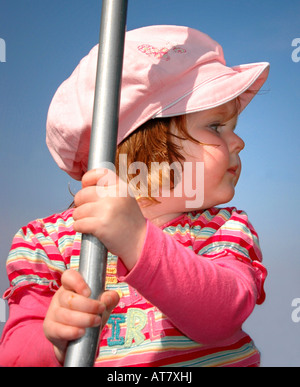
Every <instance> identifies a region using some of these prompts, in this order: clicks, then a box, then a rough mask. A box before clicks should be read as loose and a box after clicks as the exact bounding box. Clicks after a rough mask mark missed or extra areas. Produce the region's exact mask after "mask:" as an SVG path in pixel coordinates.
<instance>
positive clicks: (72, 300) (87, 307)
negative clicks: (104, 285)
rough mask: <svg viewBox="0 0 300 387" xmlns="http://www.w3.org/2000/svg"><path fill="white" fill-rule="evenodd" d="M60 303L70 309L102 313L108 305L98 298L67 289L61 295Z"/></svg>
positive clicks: (96, 313)
mask: <svg viewBox="0 0 300 387" xmlns="http://www.w3.org/2000/svg"><path fill="white" fill-rule="evenodd" d="M59 305H60V306H61V307H63V308H65V309H68V310H74V311H78V312H82V313H91V314H95V315H100V314H101V313H103V312H104V310H105V307H106V305H105V304H104V303H103V302H100V301H98V300H93V299H91V298H86V297H84V296H82V295H80V294H76V293H74V292H72V291H68V290H65V291H64V292H62V293H61V294H60V296H59Z"/></svg>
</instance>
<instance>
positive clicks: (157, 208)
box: [139, 203, 183, 227]
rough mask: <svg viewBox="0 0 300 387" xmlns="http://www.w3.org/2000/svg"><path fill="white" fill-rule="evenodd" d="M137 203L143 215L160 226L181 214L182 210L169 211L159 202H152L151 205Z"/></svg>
mask: <svg viewBox="0 0 300 387" xmlns="http://www.w3.org/2000/svg"><path fill="white" fill-rule="evenodd" d="M139 205H140V209H141V211H142V213H143V215H144V217H145V218H146V219H148V220H149V221H150V222H151V223H153V224H154V225H155V226H157V227H161V226H163V225H164V224H166V223H168V222H170V221H171V220H173V219H176V218H177V217H178V216H180V215H182V214H183V212H182V211H179V212H176V211H170V210H169V209H168V208H165V206H164V205H162V204H160V203H158V204H156V203H153V204H151V205H143V203H139Z"/></svg>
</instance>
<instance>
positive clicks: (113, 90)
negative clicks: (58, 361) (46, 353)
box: [64, 0, 128, 367]
mask: <svg viewBox="0 0 300 387" xmlns="http://www.w3.org/2000/svg"><path fill="white" fill-rule="evenodd" d="M127 5H128V0H103V2H102V15H101V27H100V38H99V54H98V66H97V76H96V88H95V100H94V112H93V123H92V130H91V140H90V151H89V164H88V169H89V170H91V169H95V168H99V167H108V168H109V163H111V164H114V162H115V154H116V144H117V133H118V122H119V106H120V90H121V79H122V65H123V54H124V40H125V30H126V18H127ZM106 261H107V249H106V248H105V246H104V245H103V244H102V243H101V242H100V241H99V240H98V239H97V238H96V237H94V236H93V235H89V234H85V235H83V236H82V244H81V252H80V264H79V272H80V273H81V274H82V276H83V278H84V279H85V281H86V283H87V284H88V285H89V287H90V289H91V292H92V294H91V298H93V299H98V297H99V295H100V294H101V293H102V292H103V291H104V287H105V274H106ZM99 335H100V328H98V327H97V328H88V329H86V333H85V335H84V336H83V337H82V338H80V339H78V340H75V341H72V342H70V343H69V346H68V349H67V353H66V358H65V364H64V366H65V367H92V366H93V365H94V362H95V357H96V351H97V348H98V341H99Z"/></svg>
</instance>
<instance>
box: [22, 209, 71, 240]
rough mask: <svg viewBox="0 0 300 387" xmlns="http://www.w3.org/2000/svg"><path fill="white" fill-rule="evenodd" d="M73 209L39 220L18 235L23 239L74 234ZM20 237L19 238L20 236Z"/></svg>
mask: <svg viewBox="0 0 300 387" xmlns="http://www.w3.org/2000/svg"><path fill="white" fill-rule="evenodd" d="M73 211H74V209H73V208H70V209H68V210H65V211H62V212H58V213H54V214H52V215H49V216H47V217H41V218H37V219H35V220H32V221H30V222H29V223H28V224H27V225H25V226H23V227H22V228H21V229H20V230H19V231H18V233H17V236H18V235H19V234H20V235H22V237H23V238H30V237H31V238H32V237H38V236H39V235H41V236H45V237H46V236H51V237H52V236H54V235H56V236H58V234H61V233H66V232H67V233H73V223H74V219H73ZM20 235H19V236H20Z"/></svg>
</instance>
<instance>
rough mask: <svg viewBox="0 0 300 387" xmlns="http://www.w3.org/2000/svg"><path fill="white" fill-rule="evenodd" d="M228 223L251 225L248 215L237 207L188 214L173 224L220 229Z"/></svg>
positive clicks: (213, 208)
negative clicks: (208, 226) (213, 226)
mask: <svg viewBox="0 0 300 387" xmlns="http://www.w3.org/2000/svg"><path fill="white" fill-rule="evenodd" d="M228 221H235V222H241V223H244V224H245V225H247V224H249V220H248V215H247V213H246V212H245V211H242V210H238V209H237V208H236V207H223V208H221V207H211V208H208V209H205V210H197V211H192V212H186V213H184V214H183V215H182V216H181V217H179V218H177V219H174V220H173V221H172V224H173V225H175V224H176V223H177V224H188V225H189V226H190V227H197V226H201V227H205V226H207V225H208V224H210V226H212V225H215V227H216V228H219V227H221V226H222V225H224V224H225V223H226V222H228Z"/></svg>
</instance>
